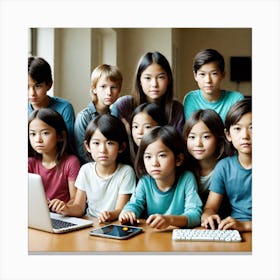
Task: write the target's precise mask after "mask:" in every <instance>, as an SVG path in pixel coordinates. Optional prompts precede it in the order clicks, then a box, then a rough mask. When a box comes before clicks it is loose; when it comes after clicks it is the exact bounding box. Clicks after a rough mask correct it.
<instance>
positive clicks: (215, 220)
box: [201, 214, 221, 229]
mask: <svg viewBox="0 0 280 280" xmlns="http://www.w3.org/2000/svg"><path fill="white" fill-rule="evenodd" d="M220 223H221V218H220V216H219V215H216V214H215V215H210V216H208V217H207V218H205V219H204V220H203V221H202V223H201V226H202V227H204V228H206V229H207V228H208V225H209V227H210V229H220ZM216 225H218V226H216Z"/></svg>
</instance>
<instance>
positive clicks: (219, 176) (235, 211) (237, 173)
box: [209, 155, 252, 221]
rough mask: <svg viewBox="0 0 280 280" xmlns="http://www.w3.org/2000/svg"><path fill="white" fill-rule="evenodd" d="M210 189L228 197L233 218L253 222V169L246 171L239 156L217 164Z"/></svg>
mask: <svg viewBox="0 0 280 280" xmlns="http://www.w3.org/2000/svg"><path fill="white" fill-rule="evenodd" d="M209 189H210V191H213V192H215V193H219V194H222V195H226V196H227V197H228V199H229V202H230V205H231V216H232V217H233V218H235V219H237V220H243V221H251V220H252V168H250V169H245V168H244V167H243V166H242V165H241V164H240V163H239V161H238V158H237V155H235V156H232V157H226V158H224V159H221V160H220V161H219V162H218V163H217V164H216V166H215V168H214V171H213V174H212V178H211V184H210V187H209Z"/></svg>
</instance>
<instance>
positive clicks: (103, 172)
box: [95, 163, 118, 178]
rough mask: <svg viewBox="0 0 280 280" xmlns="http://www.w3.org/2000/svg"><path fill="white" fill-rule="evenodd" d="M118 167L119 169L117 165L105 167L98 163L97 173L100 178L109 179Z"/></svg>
mask: <svg viewBox="0 0 280 280" xmlns="http://www.w3.org/2000/svg"><path fill="white" fill-rule="evenodd" d="M117 167H118V164H117V163H115V164H111V165H109V166H108V165H107V166H104V165H101V164H98V163H96V165H95V171H96V174H97V175H98V176H99V177H101V178H106V177H109V176H110V175H112V174H113V173H114V172H115V171H116V169H117Z"/></svg>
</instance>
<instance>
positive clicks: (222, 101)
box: [183, 89, 244, 121]
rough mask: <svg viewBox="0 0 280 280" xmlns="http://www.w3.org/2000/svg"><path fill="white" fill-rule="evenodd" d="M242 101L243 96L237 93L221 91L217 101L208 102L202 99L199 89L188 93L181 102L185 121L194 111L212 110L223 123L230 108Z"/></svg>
mask: <svg viewBox="0 0 280 280" xmlns="http://www.w3.org/2000/svg"><path fill="white" fill-rule="evenodd" d="M242 99H244V96H243V95H242V93H240V92H238V91H228V90H222V91H221V97H220V98H219V100H217V101H215V102H209V101H207V100H206V99H205V98H204V97H203V94H202V91H201V90H200V89H197V90H193V91H190V92H189V93H187V94H186V95H185V97H184V100H183V105H184V114H185V119H186V120H187V119H188V118H189V117H190V116H191V115H192V114H193V113H194V111H196V110H199V109H212V110H214V111H216V112H217V113H218V114H219V115H220V116H221V118H222V120H223V121H225V118H226V114H227V112H228V110H229V109H230V107H231V106H232V105H233V104H234V103H236V102H237V101H239V100H242Z"/></svg>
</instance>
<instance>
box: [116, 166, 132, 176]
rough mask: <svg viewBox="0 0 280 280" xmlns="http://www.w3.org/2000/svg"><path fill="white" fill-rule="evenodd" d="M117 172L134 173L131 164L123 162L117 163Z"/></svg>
mask: <svg viewBox="0 0 280 280" xmlns="http://www.w3.org/2000/svg"><path fill="white" fill-rule="evenodd" d="M117 171H118V172H122V173H132V174H135V172H134V169H133V168H132V166H130V165H128V164H123V163H119V164H118V169H117Z"/></svg>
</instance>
